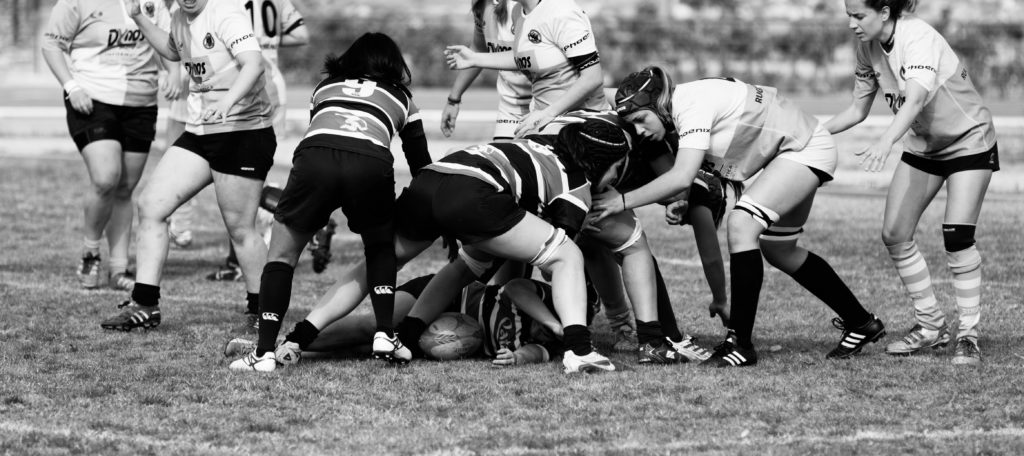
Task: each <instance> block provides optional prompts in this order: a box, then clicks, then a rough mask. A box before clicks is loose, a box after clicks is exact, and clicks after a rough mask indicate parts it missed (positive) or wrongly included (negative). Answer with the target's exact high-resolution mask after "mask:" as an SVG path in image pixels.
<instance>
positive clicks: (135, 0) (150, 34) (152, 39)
mask: <svg viewBox="0 0 1024 456" xmlns="http://www.w3.org/2000/svg"><path fill="white" fill-rule="evenodd" d="M124 6H125V7H126V9H127V10H128V15H129V16H131V18H132V20H133V21H135V24H136V25H138V26H139V31H141V32H142V35H143V36H145V37H146V41H149V45H150V46H152V47H153V50H154V51H156V52H157V54H160V56H161V57H163V58H165V59H167V60H170V61H172V62H177V61H179V60H181V57H179V56H178V51H177V50H176V49H174V47H173V46H171V36H170V35H169V34H168V33H167V32H166V31H164V30H163V29H161V28H160V27H159V26H157V25H156V24H154V23H153V22H150V20H149V19H146V16H143V15H142V6H140V5H139V0H124Z"/></svg>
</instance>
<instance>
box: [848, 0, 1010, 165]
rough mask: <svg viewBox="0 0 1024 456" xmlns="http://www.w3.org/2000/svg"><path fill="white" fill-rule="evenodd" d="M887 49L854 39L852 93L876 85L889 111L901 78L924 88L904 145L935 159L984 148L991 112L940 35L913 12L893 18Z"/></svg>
mask: <svg viewBox="0 0 1024 456" xmlns="http://www.w3.org/2000/svg"><path fill="white" fill-rule="evenodd" d="M893 37H894V45H893V48H892V52H888V53H886V52H885V50H883V49H882V45H881V43H878V42H870V43H858V44H857V45H856V46H857V48H856V50H857V72H856V75H855V76H856V79H855V82H854V89H853V96H854V98H863V97H874V96H875V92H877V91H878V89H879V88H881V89H882V92H883V94H884V96H885V101H886V102H887V103H888V104H889V107H890V108H891V109H892V112H893V113H896V112H898V111H899V110H900V107H901V106H902V105H903V101H904V99H905V97H906V89H907V81H911V80H913V81H915V82H917V83H919V84H921V86H922V87H924V88H925V89H926V90H928V98H927V99H926V101H925V105H924V107H923V109H922V110H921V113H920V114H919V115H918V116H917V118H916V119H915V120H914V123H913V124H912V125H911V127H910V132H909V134H908V135H907V136H906V138H905V140H904V144H905V147H906V151H907V152H910V153H912V154H914V155H918V156H922V157H927V158H931V159H938V160H948V159H951V158H957V157H963V156H967V155H974V154H979V153H982V152H987V151H988V150H989V149H991V148H992V147H993V146H994V145H995V142H996V138H995V130H994V129H993V127H992V114H991V113H990V112H989V110H988V108H986V107H985V106H984V105H983V104H982V100H981V96H980V95H978V91H977V90H976V89H975V88H974V84H973V83H972V82H971V78H970V75H968V74H967V69H966V68H964V65H963V63H962V62H961V61H960V59H959V58H957V56H956V54H955V53H954V52H953V49H952V48H950V47H949V44H948V43H946V40H945V39H944V38H942V36H941V35H939V33H938V32H936V31H935V29H933V28H932V27H931V26H930V25H928V24H927V23H925V22H924V21H922V20H921V19H918V18H916V17H913V16H904V17H901V18H899V20H897V21H896V26H895V30H894V32H893Z"/></svg>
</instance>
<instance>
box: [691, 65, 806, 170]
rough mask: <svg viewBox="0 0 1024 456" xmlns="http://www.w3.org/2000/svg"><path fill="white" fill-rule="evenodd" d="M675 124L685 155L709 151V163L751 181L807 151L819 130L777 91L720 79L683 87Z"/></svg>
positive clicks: (713, 166) (699, 81) (714, 167)
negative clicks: (780, 158) (786, 155)
mask: <svg viewBox="0 0 1024 456" xmlns="http://www.w3.org/2000/svg"><path fill="white" fill-rule="evenodd" d="M672 121H673V123H674V124H675V128H676V132H677V133H678V135H679V147H678V148H679V150H682V149H697V150H702V151H704V160H705V162H707V163H709V164H710V166H711V168H712V169H713V170H714V171H717V172H718V173H719V174H720V175H721V176H722V177H723V178H725V179H728V180H734V181H743V180H746V179H748V178H750V177H751V176H753V175H754V174H756V173H757V172H758V171H760V170H761V169H762V168H764V167H765V166H766V165H767V164H768V162H770V161H771V160H772V159H773V158H775V157H776V156H777V155H779V154H781V153H783V152H793V151H799V150H802V149H803V148H804V147H805V146H806V145H807V143H808V142H809V141H810V139H811V136H812V135H813V134H814V129H815V128H816V127H817V126H818V120H817V119H816V118H814V117H812V116H810V115H808V114H806V113H804V112H803V111H801V110H800V109H799V108H797V107H796V105H794V104H793V103H792V102H790V101H789V100H788V99H786V98H785V97H783V96H781V95H779V94H778V91H777V90H776V89H775V88H774V87H766V86H757V85H751V84H746V83H743V82H740V81H736V80H733V79H719V78H712V79H701V80H698V81H693V82H687V83H685V84H679V85H677V86H676V88H675V92H674V93H673V94H672Z"/></svg>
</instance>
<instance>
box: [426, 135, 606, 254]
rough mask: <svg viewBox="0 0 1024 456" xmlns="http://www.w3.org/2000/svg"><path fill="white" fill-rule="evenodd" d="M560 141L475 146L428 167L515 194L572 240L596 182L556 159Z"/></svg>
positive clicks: (533, 138)
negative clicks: (591, 183)
mask: <svg viewBox="0 0 1024 456" xmlns="http://www.w3.org/2000/svg"><path fill="white" fill-rule="evenodd" d="M554 139H555V137H554V136H541V135H539V136H529V137H527V138H524V139H518V140H515V141H511V142H505V143H491V144H482V145H477V146H471V147H468V148H466V149H463V150H460V151H457V152H453V153H451V154H449V155H447V156H445V157H444V158H442V159H441V160H440V161H437V162H434V163H432V164H430V165H427V167H426V169H430V170H433V171H436V172H439V173H444V174H461V175H464V176H470V177H474V178H476V179H480V180H482V181H484V182H486V183H488V184H490V185H493V186H494V189H495V190H496V191H498V192H509V193H510V194H511V195H512V197H513V198H514V199H515V201H516V203H517V204H518V205H519V207H521V208H523V209H524V210H526V211H527V212H530V213H532V214H536V215H538V216H540V217H542V218H544V219H546V220H548V221H549V222H550V223H551V224H552V225H554V226H555V227H557V228H562V229H564V230H565V231H566V233H568V234H569V235H570V236H572V235H574V234H575V233H578V232H579V230H580V228H581V227H582V226H583V221H584V219H585V218H586V215H587V211H589V210H590V204H591V199H590V182H589V181H587V178H586V176H585V175H584V173H583V170H582V169H580V168H567V167H566V165H565V163H563V162H562V160H561V159H560V158H559V157H558V156H557V155H555V153H554V150H553V148H552V144H553V143H554Z"/></svg>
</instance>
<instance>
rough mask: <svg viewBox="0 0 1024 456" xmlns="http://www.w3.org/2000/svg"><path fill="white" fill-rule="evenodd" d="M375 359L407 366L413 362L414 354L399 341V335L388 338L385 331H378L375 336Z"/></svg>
mask: <svg viewBox="0 0 1024 456" xmlns="http://www.w3.org/2000/svg"><path fill="white" fill-rule="evenodd" d="M373 357H374V358H377V359H383V360H387V361H388V362H391V363H398V364H405V363H408V362H409V361H410V360H412V352H411V351H409V347H406V346H405V345H403V344H402V341H400V340H398V334H395V337H388V335H387V334H385V333H384V332H383V331H377V333H376V334H374V335H373Z"/></svg>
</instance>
